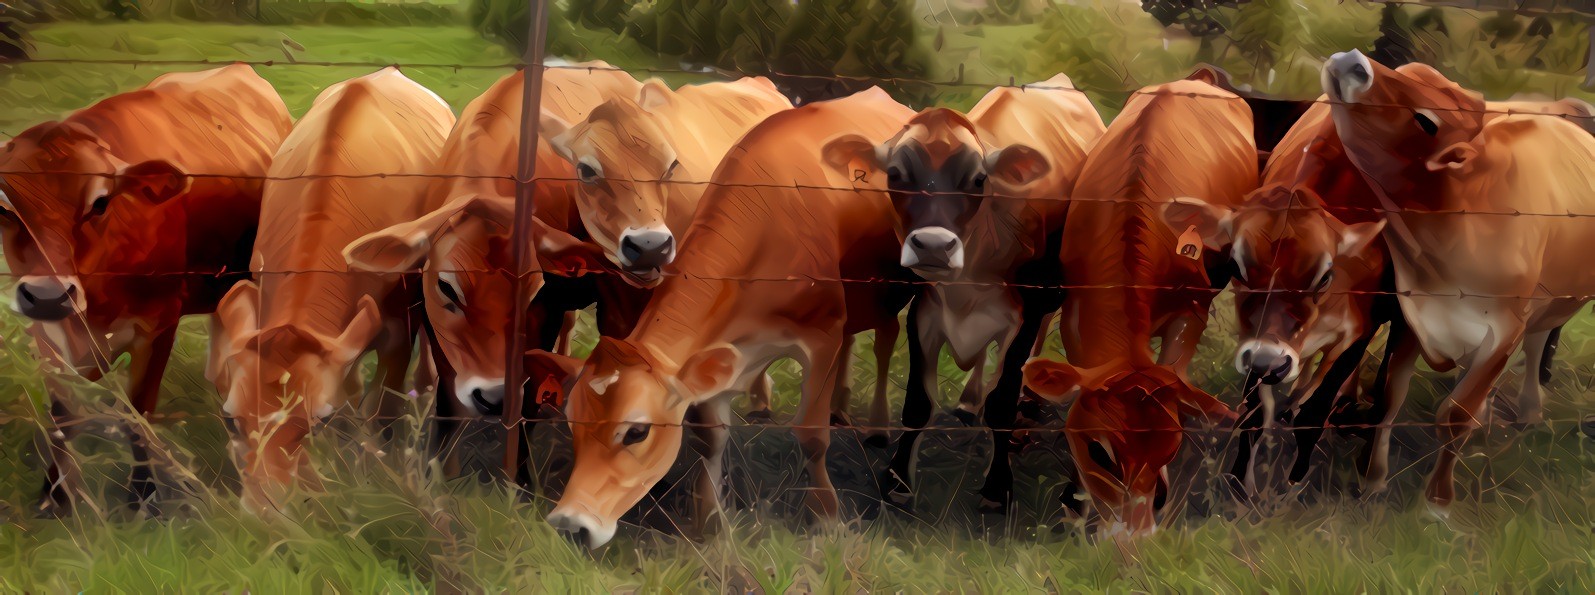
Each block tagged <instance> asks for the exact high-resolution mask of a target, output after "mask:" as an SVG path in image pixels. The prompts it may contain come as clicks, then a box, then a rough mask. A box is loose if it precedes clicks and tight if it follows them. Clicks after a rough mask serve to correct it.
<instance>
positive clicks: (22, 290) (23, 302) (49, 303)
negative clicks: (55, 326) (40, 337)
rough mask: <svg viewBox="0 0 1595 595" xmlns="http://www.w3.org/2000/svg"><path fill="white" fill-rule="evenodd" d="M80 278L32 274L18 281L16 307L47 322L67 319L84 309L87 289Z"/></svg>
mask: <svg viewBox="0 0 1595 595" xmlns="http://www.w3.org/2000/svg"><path fill="white" fill-rule="evenodd" d="M78 288H79V285H78V280H77V278H76V277H53V276H42V277H38V276H28V277H23V278H22V279H21V280H20V281H18V282H17V295H16V300H15V301H13V302H12V304H11V307H12V309H14V310H16V311H17V313H18V314H21V315H23V316H26V317H28V318H32V319H34V320H39V321H43V322H55V321H59V320H65V319H66V317H68V316H71V315H72V314H74V313H79V312H82V311H83V292H82V290H80V289H78Z"/></svg>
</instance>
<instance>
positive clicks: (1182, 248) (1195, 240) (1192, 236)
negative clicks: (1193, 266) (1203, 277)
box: [1174, 225, 1202, 260]
mask: <svg viewBox="0 0 1595 595" xmlns="http://www.w3.org/2000/svg"><path fill="white" fill-rule="evenodd" d="M1176 245H1177V246H1179V248H1177V249H1175V250H1174V253H1175V254H1178V255H1180V256H1184V257H1186V258H1189V259H1191V260H1201V259H1202V234H1199V233H1196V226H1195V225H1192V226H1190V227H1187V228H1185V233H1182V234H1180V241H1179V243H1178V244H1176Z"/></svg>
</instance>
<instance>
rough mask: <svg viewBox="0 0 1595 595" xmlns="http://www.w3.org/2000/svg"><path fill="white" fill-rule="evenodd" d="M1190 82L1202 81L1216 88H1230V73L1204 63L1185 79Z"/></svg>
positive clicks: (1197, 66) (1198, 65)
mask: <svg viewBox="0 0 1595 595" xmlns="http://www.w3.org/2000/svg"><path fill="white" fill-rule="evenodd" d="M1185 80H1188V81H1201V82H1204V83H1207V84H1209V85H1213V86H1215V87H1226V88H1227V87H1229V73H1227V72H1224V69H1222V68H1219V67H1217V66H1214V65H1212V64H1208V63H1206V62H1203V63H1201V64H1197V65H1196V70H1193V71H1191V74H1190V75H1188V76H1186V77H1185Z"/></svg>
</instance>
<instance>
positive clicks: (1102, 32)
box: [1025, 4, 1194, 116]
mask: <svg viewBox="0 0 1595 595" xmlns="http://www.w3.org/2000/svg"><path fill="white" fill-rule="evenodd" d="M1161 30H1162V27H1161V26H1160V25H1159V24H1158V23H1157V22H1156V21H1155V20H1153V19H1152V18H1151V17H1149V16H1147V15H1146V14H1143V13H1141V12H1139V11H1136V10H1133V9H1124V8H1121V7H1119V6H1117V5H1107V4H1097V5H1094V6H1092V5H1068V4H1060V5H1058V6H1056V7H1055V8H1054V9H1053V10H1052V11H1051V12H1049V13H1048V14H1047V18H1046V19H1045V20H1044V21H1042V23H1041V30H1040V33H1039V34H1038V35H1037V36H1036V38H1035V39H1034V40H1032V41H1030V42H1028V43H1026V44H1025V47H1026V48H1028V49H1029V50H1030V60H1029V61H1028V64H1029V71H1028V72H1027V73H1026V75H1027V76H1026V78H1027V79H1028V80H1044V79H1046V78H1048V77H1051V76H1052V75H1054V74H1057V73H1060V72H1061V73H1064V74H1067V75H1069V78H1070V79H1072V80H1073V81H1074V84H1075V86H1076V87H1077V88H1080V89H1087V90H1089V91H1090V93H1091V95H1092V98H1093V100H1094V101H1095V103H1096V104H1097V109H1098V110H1099V111H1101V112H1102V114H1103V115H1104V116H1111V115H1112V114H1115V113H1117V112H1118V110H1119V107H1120V106H1121V105H1122V104H1123V101H1124V99H1125V98H1126V97H1128V95H1129V93H1130V92H1131V91H1134V90H1135V89H1139V88H1141V87H1143V86H1146V85H1149V84H1154V83H1159V82H1163V81H1167V80H1171V79H1174V78H1178V77H1181V76H1184V75H1185V73H1186V72H1188V71H1189V69H1190V65H1191V64H1192V63H1193V62H1194V60H1193V59H1192V58H1191V54H1190V47H1189V46H1190V44H1189V42H1180V43H1178V44H1169V45H1167V46H1166V45H1165V44H1163V43H1162V40H1161V36H1160V35H1159V33H1160V32H1161ZM1082 39H1091V42H1090V43H1080V42H1079V40H1082Z"/></svg>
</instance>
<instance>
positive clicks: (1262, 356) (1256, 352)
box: [1241, 345, 1295, 384]
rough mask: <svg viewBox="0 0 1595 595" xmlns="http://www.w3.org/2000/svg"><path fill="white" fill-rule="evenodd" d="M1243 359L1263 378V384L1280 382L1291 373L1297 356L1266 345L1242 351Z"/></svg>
mask: <svg viewBox="0 0 1595 595" xmlns="http://www.w3.org/2000/svg"><path fill="white" fill-rule="evenodd" d="M1241 361H1242V362H1243V363H1245V364H1246V367H1247V369H1248V370H1249V371H1250V372H1251V373H1252V374H1253V375H1256V376H1258V377H1259V378H1261V379H1262V381H1263V384H1279V383H1281V382H1284V381H1285V377H1287V376H1289V375H1290V370H1291V364H1292V363H1294V362H1295V357H1294V356H1292V355H1291V354H1290V352H1288V351H1285V350H1283V349H1279V348H1277V347H1273V346H1268V345H1265V346H1260V347H1257V348H1254V349H1248V350H1246V351H1243V352H1241Z"/></svg>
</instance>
